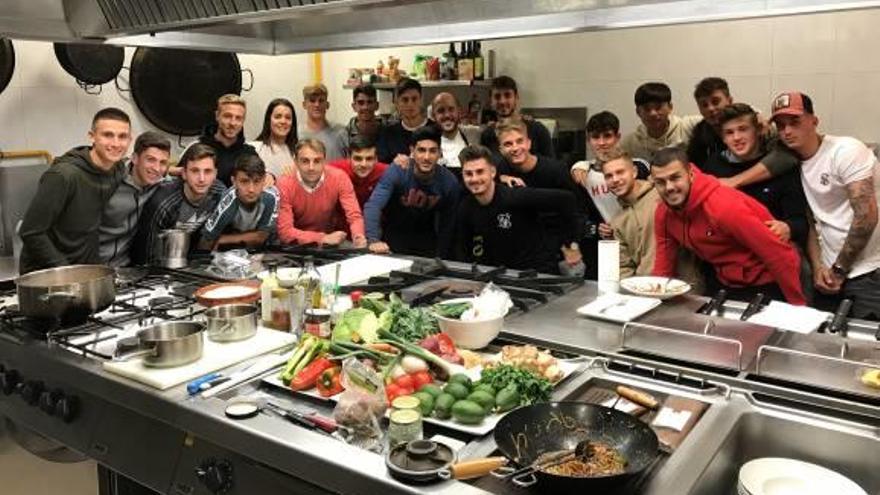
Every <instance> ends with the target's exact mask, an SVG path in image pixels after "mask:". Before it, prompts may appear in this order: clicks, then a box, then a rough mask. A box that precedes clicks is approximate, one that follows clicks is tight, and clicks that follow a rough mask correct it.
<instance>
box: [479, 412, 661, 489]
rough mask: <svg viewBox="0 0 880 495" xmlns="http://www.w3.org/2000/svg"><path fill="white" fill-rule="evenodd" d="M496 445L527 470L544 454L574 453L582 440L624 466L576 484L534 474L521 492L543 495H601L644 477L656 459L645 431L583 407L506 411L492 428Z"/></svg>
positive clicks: (617, 415) (651, 436) (619, 416)
mask: <svg viewBox="0 0 880 495" xmlns="http://www.w3.org/2000/svg"><path fill="white" fill-rule="evenodd" d="M494 437H495V443H496V444H497V446H498V450H499V451H501V453H502V454H504V456H505V457H507V458H508V459H510V460H511V461H513V462H514V463H516V464H517V465H519V466H522V467H525V466H529V465H531V464H532V463H534V462H535V460H536V459H537V458H538V457H539V456H540V455H541V454H544V453H548V452H557V451H560V450H568V449H573V448H574V447H575V445H577V443H578V442H579V441H581V440H592V441H600V442H604V443H606V444H608V445H609V446H611V447H614V448H615V449H617V451H618V452H619V453H620V454H621V455H623V457H624V458H625V459H626V461H627V465H626V471H625V472H623V473H622V474H618V475H612V476H603V477H594V478H577V477H571V476H562V475H555V474H549V473H545V472H542V471H537V472H535V475H534V476H535V478H533V479H531V480H522V481H520V482H519V483H517V484H519V485H520V486H531V485H534V484H536V483H537V484H538V485H539V487H540V488H541V491H542V492H546V493H588V492H586V491H585V490H596V491H589V493H602V491H600V490H606V489H611V488H614V487H618V486H620V485H623V484H624V483H626V482H628V481H629V480H631V479H632V478H633V477H635V476H637V475H638V474H639V473H641V472H642V471H644V470H645V469H646V468H647V467H648V466H650V465H651V463H652V462H653V461H654V459H655V457H656V456H657V455H658V447H659V441H658V439H657V434H656V433H654V431H653V430H652V429H651V427H650V426H648V425H646V424H645V423H643V422H641V421H639V420H638V419H637V418H634V417H632V416H630V415H629V414H626V413H624V412H621V411H617V410H614V409H611V408H608V407H603V406H598V405H595V404H588V403H584V402H551V403H543V404H533V405H531V406H525V407H521V408H519V409H516V410H514V411H511V412H510V413H508V414H507V415H506V416H504V417H503V418H501V420H500V421H499V422H498V426H496V427H495V433H494Z"/></svg>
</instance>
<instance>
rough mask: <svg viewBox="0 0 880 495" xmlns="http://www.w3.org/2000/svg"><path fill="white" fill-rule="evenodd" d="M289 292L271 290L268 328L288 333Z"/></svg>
mask: <svg viewBox="0 0 880 495" xmlns="http://www.w3.org/2000/svg"><path fill="white" fill-rule="evenodd" d="M290 320H291V319H290V291H288V290H287V289H281V288H278V289H273V290H272V321H271V322H270V325H269V326H270V327H271V328H274V329H275V330H282V331H285V332H289V331H290Z"/></svg>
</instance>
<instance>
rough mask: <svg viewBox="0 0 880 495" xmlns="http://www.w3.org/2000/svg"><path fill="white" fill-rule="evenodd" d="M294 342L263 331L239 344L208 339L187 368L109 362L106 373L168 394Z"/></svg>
mask: <svg viewBox="0 0 880 495" xmlns="http://www.w3.org/2000/svg"><path fill="white" fill-rule="evenodd" d="M294 341H296V336H294V335H293V334H291V333H287V332H279V331H277V330H272V329H269V328H263V327H260V328H259V329H258V330H257V333H256V335H254V336H253V337H251V338H249V339H247V340H242V341H239V342H227V343H221V342H214V341H212V340H208V338H207V336H205V347H204V351H203V353H202V357H201V359H199V360H198V361H196V362H194V363H190V364H187V365H184V366H178V367H175V368H150V367H147V366H144V364H143V359H142V358H133V359H131V360H128V361H107V362H105V363H104V369H105V370H107V371H109V372H110V373H114V374H117V375H120V376H124V377H126V378H129V379H132V380H134V381H136V382H140V383H143V384H144V385H149V386H151V387H154V388H158V389H159V390H165V389H169V388H171V387H173V386H175V385H180V384H181V383H186V382H189V381H192V380H194V379H196V378H198V377H200V376H204V375H207V374H208V373H213V372H215V371H217V370H221V369H223V368H226V367H228V366H232V365H234V364H238V363H240V362H242V361H246V360H248V359H251V358H253V357H256V356H259V355H262V354H267V353H270V352H272V351H275V350H278V349H281V348H282V347H285V346H288V345H291V344H293V342H294Z"/></svg>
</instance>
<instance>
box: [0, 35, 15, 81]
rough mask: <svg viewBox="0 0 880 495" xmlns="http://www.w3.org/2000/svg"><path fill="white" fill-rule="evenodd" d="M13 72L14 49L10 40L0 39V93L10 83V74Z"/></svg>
mask: <svg viewBox="0 0 880 495" xmlns="http://www.w3.org/2000/svg"><path fill="white" fill-rule="evenodd" d="M13 71H15V49H14V48H13V47H12V40H10V39H9V38H0V93H2V92H3V90H4V89H6V86H8V85H9V81H12V73H13Z"/></svg>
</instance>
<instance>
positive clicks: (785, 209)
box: [703, 103, 808, 251]
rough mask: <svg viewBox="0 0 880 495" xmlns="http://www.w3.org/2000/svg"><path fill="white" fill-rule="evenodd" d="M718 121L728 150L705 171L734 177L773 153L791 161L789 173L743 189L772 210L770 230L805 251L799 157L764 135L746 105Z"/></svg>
mask: <svg viewBox="0 0 880 495" xmlns="http://www.w3.org/2000/svg"><path fill="white" fill-rule="evenodd" d="M718 122H719V124H720V127H721V137H722V139H723V140H724V144H725V146H726V148H725V149H724V150H722V151H719V152H717V153H715V154H713V155H712V156H710V157H709V158H708V159H707V160H706V162H705V164H704V165H703V172H705V173H707V174H709V175H714V176H715V177H719V178H725V177H733V176H735V175H736V174H738V173H740V172H742V171H743V170H748V169H749V168H751V167H752V166H754V165H755V164H756V163H759V162H761V160H763V159H764V157H766V156H767V154H768V153H771V152H773V151H775V153H776V154H777V158H776V159H777V160H780V161H781V160H782V159H784V160H787V161H788V163H787V164H785V166H786V167H789V168H790V170H789V171H788V172H786V173H784V174H782V175H779V176H777V177H773V178H770V179H767V180H763V181H760V182H755V183H753V184H750V185H747V186H745V187H742V188H740V190H741V191H742V192H744V193H746V194H748V195H749V196H751V197H753V198H755V199H756V200H758V202H760V203H761V204H763V205H764V206H766V207H767V209H768V210H770V213H771V214H772V215H773V218H775V220H772V221H768V222H767V227H768V228H769V229H770V230H772V231H773V233H775V234H776V235H777V236H778V237H779V238H780V239H782V240H783V241H789V240H791V241H792V242H794V243H795V244H796V245H797V246H798V247H800V248H801V250H802V251H803V250H804V249H805V247H806V241H807V225H808V224H807V199H806V197H805V196H804V190H803V186H802V185H801V180H800V176H799V174H798V170H797V168H796V167H797V164H798V162H799V160H798V158H797V157H796V156H795V155H794V154H793V153H792V152H791V151H788V149H786V148H785V147H783V146H777V145H775V143H774V142H773V141H768V140H767V139H766V138H764V137H763V136H762V134H761V131H760V124H759V123H758V115H757V113H756V112H755V111H754V110H753V109H752V107H750V106H748V105H746V104H745V103H733V104H731V105H730V106H728V107H727V108H725V109H724V110H722V112H721V115H720V116H719V117H718Z"/></svg>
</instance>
